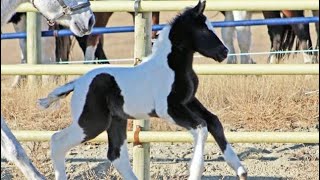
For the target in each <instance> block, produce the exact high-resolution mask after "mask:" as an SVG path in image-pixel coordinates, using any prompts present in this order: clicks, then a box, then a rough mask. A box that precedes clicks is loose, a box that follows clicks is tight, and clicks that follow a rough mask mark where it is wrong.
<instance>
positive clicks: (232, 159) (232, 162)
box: [223, 143, 247, 176]
mask: <svg viewBox="0 0 320 180" xmlns="http://www.w3.org/2000/svg"><path fill="white" fill-rule="evenodd" d="M223 156H224V159H225V161H226V162H227V163H228V165H229V166H231V167H232V169H234V170H235V171H236V172H237V175H238V176H241V175H244V174H246V173H247V171H246V170H245V168H244V167H243V166H242V164H241V162H240V160H239V158H238V156H237V154H236V153H235V152H234V151H233V149H232V147H231V145H230V144H229V143H228V144H227V146H226V149H225V151H224V152H223Z"/></svg>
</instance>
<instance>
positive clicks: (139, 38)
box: [133, 1, 151, 180]
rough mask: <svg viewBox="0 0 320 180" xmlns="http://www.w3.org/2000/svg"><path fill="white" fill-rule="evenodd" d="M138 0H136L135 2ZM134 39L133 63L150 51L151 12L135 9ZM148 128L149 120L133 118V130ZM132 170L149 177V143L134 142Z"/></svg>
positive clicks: (145, 179)
mask: <svg viewBox="0 0 320 180" xmlns="http://www.w3.org/2000/svg"><path fill="white" fill-rule="evenodd" d="M139 2H140V1H136V3H139ZM137 8H138V7H137ZM136 10H137V9H136ZM134 40H135V44H134V59H135V64H138V63H139V62H141V60H142V58H143V57H145V56H147V55H149V54H150V53H151V12H144V13H141V12H137V11H136V13H135V30H134ZM146 75H147V74H146ZM141 90H142V91H143V89H141ZM149 128H150V121H149V120H134V123H133V130H134V132H136V133H139V131H147V130H149ZM133 171H134V173H135V174H136V176H137V178H138V179H139V180H149V179H150V143H134V146H133Z"/></svg>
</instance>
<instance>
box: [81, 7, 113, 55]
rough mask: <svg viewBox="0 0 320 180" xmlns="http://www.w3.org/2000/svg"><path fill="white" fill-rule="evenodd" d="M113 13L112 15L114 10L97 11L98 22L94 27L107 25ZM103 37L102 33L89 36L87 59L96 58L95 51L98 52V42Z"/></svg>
mask: <svg viewBox="0 0 320 180" xmlns="http://www.w3.org/2000/svg"><path fill="white" fill-rule="evenodd" d="M111 15H112V12H103V13H102V12H98V13H95V17H96V24H95V26H94V27H105V26H106V25H107V23H108V21H109V18H110V17H111ZM101 38H103V35H101V34H98V35H89V36H88V38H87V47H86V52H85V60H94V59H95V53H96V50H97V46H98V43H99V41H100V39H101ZM100 47H101V46H100ZM99 50H100V51H103V49H99Z"/></svg>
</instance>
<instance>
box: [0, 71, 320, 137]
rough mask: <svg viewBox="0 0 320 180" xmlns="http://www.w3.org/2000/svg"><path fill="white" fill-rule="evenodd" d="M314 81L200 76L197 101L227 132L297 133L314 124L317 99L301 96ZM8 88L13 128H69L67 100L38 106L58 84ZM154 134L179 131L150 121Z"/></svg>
mask: <svg viewBox="0 0 320 180" xmlns="http://www.w3.org/2000/svg"><path fill="white" fill-rule="evenodd" d="M318 81H319V77H318V76H202V77H200V86H199V90H198V93H197V97H198V98H199V99H200V101H201V102H203V104H204V105H205V106H206V107H208V109H210V111H212V112H215V113H216V114H217V115H218V116H219V117H220V119H221V121H222V122H223V124H224V125H225V127H226V129H227V130H237V131H295V130H298V131H299V130H301V129H304V130H305V129H308V128H309V129H310V128H313V127H315V126H316V125H318V118H315V117H316V116H318V114H319V109H318V108H319V107H318V105H319V99H318V97H319V94H318V93H313V94H308V95H306V94H305V92H308V91H312V90H317V89H318V88H319V83H318ZM9 83H10V78H7V77H2V82H1V84H2V87H3V88H1V97H3V98H1V112H2V114H3V115H4V117H5V118H6V119H7V121H8V124H9V126H10V127H11V128H12V129H19V130H59V129H62V128H64V127H66V126H67V125H68V124H70V118H71V116H70V107H69V102H70V97H71V96H69V97H67V98H66V100H63V101H61V104H60V105H59V107H57V108H51V109H49V110H39V109H38V107H37V106H36V101H37V99H38V98H40V97H44V96H46V95H47V94H48V93H49V92H50V91H51V90H52V89H53V88H55V87H56V86H57V85H56V84H47V85H44V86H40V87H36V88H34V87H32V88H30V87H28V86H25V87H22V88H18V89H9V88H8V87H9V86H8V84H9ZM63 83H64V81H61V82H59V83H58V84H63ZM152 129H154V130H176V129H177V127H175V126H172V125H168V124H166V123H165V122H164V121H160V120H157V119H154V120H153V121H152ZM179 129H180V128H179Z"/></svg>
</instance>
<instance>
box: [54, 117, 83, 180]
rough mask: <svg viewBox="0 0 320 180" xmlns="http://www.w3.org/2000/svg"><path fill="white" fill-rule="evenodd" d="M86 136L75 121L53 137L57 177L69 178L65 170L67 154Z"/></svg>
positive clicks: (61, 178) (61, 179)
mask: <svg viewBox="0 0 320 180" xmlns="http://www.w3.org/2000/svg"><path fill="white" fill-rule="evenodd" d="M84 138H85V134H84V132H83V130H82V128H81V127H80V126H79V125H78V124H77V123H73V124H71V125H70V126H69V127H67V128H65V129H63V130H62V131H60V132H57V133H55V134H54V135H53V136H52V137H51V159H52V162H53V167H54V169H55V176H56V179H59V180H64V179H67V175H66V171H65V155H66V153H67V152H68V151H69V149H70V148H72V147H74V146H76V145H78V144H80V143H81V142H82V141H83V139H84Z"/></svg>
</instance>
